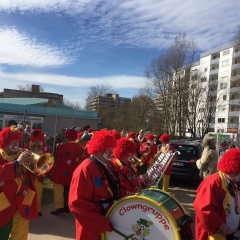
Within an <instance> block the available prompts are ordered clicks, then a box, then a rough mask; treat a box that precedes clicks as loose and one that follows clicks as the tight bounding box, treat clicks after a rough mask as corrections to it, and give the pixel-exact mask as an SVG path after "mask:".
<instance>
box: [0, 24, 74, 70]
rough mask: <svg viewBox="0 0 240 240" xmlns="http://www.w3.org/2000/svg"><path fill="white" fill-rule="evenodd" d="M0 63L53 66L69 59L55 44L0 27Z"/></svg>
mask: <svg viewBox="0 0 240 240" xmlns="http://www.w3.org/2000/svg"><path fill="white" fill-rule="evenodd" d="M0 39H1V44H0V64H9V65H24V66H33V67H49V66H51V67H55V66H61V65H66V64H69V63H70V61H71V59H70V58H68V57H67V56H65V54H64V53H63V52H62V51H61V50H60V49H58V48H57V47H55V46H50V45H47V44H41V43H39V42H37V40H36V39H34V38H31V37H30V36H28V35H27V34H24V33H19V32H18V31H17V30H16V29H14V28H8V29H6V28H0Z"/></svg>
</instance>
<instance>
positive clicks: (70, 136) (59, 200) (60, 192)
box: [50, 129, 84, 215]
mask: <svg viewBox="0 0 240 240" xmlns="http://www.w3.org/2000/svg"><path fill="white" fill-rule="evenodd" d="M77 135H78V133H77V131H76V130H74V129H67V130H66V131H65V138H66V140H65V142H64V143H62V144H60V145H58V146H57V148H56V151H55V156H56V160H57V162H56V164H55V166H54V167H53V170H52V174H51V178H50V180H51V181H52V182H53V194H54V207H55V209H56V210H54V211H52V212H51V214H53V215H58V214H61V213H64V212H69V208H68V194H69V187H70V183H71V179H72V174H73V172H74V170H75V169H76V168H77V166H78V165H79V164H80V163H81V162H82V160H83V159H82V156H83V154H84V151H83V148H82V147H81V145H80V144H78V143H76V139H77Z"/></svg>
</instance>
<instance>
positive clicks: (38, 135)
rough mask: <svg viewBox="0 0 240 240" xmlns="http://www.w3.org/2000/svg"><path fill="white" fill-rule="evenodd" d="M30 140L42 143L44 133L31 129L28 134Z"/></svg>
mask: <svg viewBox="0 0 240 240" xmlns="http://www.w3.org/2000/svg"><path fill="white" fill-rule="evenodd" d="M30 140H31V141H32V142H34V141H43V140H44V133H43V131H42V130H40V129H33V130H32V132H31V134H30Z"/></svg>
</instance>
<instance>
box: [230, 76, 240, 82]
mask: <svg viewBox="0 0 240 240" xmlns="http://www.w3.org/2000/svg"><path fill="white" fill-rule="evenodd" d="M239 79H240V75H236V76H232V77H231V78H230V80H231V81H236V80H239Z"/></svg>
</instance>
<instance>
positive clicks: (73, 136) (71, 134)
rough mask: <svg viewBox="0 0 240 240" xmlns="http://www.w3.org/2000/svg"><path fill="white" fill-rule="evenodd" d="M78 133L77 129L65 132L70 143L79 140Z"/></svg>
mask: <svg viewBox="0 0 240 240" xmlns="http://www.w3.org/2000/svg"><path fill="white" fill-rule="evenodd" d="M77 135H78V132H77V131H76V130H75V129H67V130H66V131H65V137H66V138H67V139H68V140H70V141H75V140H76V139H77Z"/></svg>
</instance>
